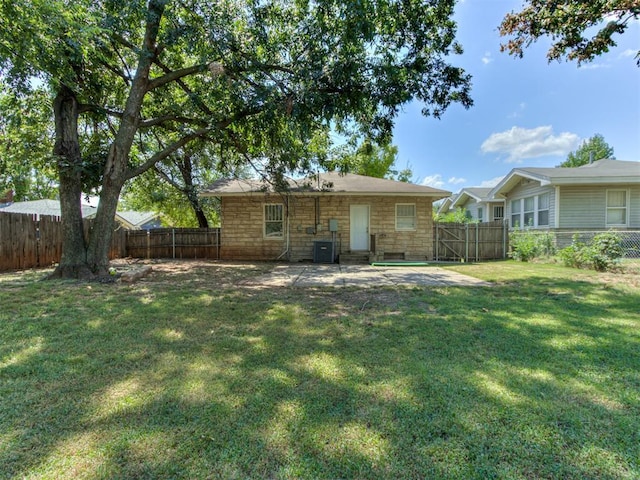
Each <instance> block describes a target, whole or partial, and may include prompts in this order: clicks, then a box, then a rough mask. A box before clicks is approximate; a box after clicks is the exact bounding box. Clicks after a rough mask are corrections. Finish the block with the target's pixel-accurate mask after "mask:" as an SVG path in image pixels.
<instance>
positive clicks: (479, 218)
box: [478, 207, 484, 221]
mask: <svg viewBox="0 0 640 480" xmlns="http://www.w3.org/2000/svg"><path fill="white" fill-rule="evenodd" d="M483 213H484V212H483V211H482V207H478V220H480V221H482V220H483V218H482V217H483V215H482V214H483Z"/></svg>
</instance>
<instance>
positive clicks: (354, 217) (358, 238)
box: [349, 205, 369, 251]
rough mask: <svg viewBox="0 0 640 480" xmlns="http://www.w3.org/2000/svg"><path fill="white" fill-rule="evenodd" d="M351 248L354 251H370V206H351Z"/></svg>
mask: <svg viewBox="0 0 640 480" xmlns="http://www.w3.org/2000/svg"><path fill="white" fill-rule="evenodd" d="M349 214H350V216H349V219H350V220H349V228H350V230H351V235H350V237H351V238H350V240H351V241H350V247H351V251H354V250H356V251H357V250H366V251H368V250H369V205H351V207H350V211H349Z"/></svg>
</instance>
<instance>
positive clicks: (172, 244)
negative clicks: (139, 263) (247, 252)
mask: <svg viewBox="0 0 640 480" xmlns="http://www.w3.org/2000/svg"><path fill="white" fill-rule="evenodd" d="M126 238H127V240H126V244H127V248H126V252H127V253H126V254H127V256H129V257H135V258H207V259H212V260H217V259H219V258H220V229H219V228H154V229H151V230H127V235H126Z"/></svg>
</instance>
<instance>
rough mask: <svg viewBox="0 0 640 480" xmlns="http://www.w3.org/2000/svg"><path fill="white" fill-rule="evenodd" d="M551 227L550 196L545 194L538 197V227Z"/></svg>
mask: <svg viewBox="0 0 640 480" xmlns="http://www.w3.org/2000/svg"><path fill="white" fill-rule="evenodd" d="M548 225H549V194H548V193H544V194H542V195H540V196H539V197H538V226H539V227H541V226H548Z"/></svg>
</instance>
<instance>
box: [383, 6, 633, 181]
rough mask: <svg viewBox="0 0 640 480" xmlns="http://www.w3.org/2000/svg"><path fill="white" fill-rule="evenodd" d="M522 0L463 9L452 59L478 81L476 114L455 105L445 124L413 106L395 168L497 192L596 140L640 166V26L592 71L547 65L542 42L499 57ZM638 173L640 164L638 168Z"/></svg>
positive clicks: (398, 138) (402, 120) (397, 140)
mask: <svg viewBox="0 0 640 480" xmlns="http://www.w3.org/2000/svg"><path fill="white" fill-rule="evenodd" d="M521 5H522V2H521V1H520V0H517V1H510V0H464V1H461V2H459V3H458V5H457V7H456V20H457V22H458V36H457V38H458V41H459V42H460V43H461V44H462V46H463V48H464V54H463V55H461V56H457V57H454V58H453V60H452V61H453V64H454V65H459V66H461V67H463V68H464V69H465V70H466V71H467V72H468V73H470V74H471V75H472V77H473V79H472V84H473V88H472V91H471V95H472V97H473V100H474V106H473V107H471V108H470V109H469V110H465V109H464V108H462V107H461V106H459V105H453V106H451V107H450V108H449V109H448V110H447V111H446V112H445V113H444V115H443V116H442V118H441V119H440V120H437V119H434V118H432V117H423V116H422V115H421V114H420V109H421V107H420V105H418V104H415V105H414V104H410V105H408V106H407V107H405V109H404V112H403V113H402V114H401V115H400V116H399V117H398V119H397V122H396V128H395V130H394V140H393V142H394V144H395V145H397V146H398V161H397V163H396V166H397V167H399V168H404V167H405V166H406V165H407V163H408V164H409V166H410V167H411V169H412V170H413V173H414V181H416V182H417V183H422V184H425V185H430V186H433V187H437V188H441V189H444V190H449V191H452V192H457V191H459V190H460V189H461V188H464V187H471V186H491V185H492V184H495V183H496V179H498V178H500V177H501V176H503V175H505V174H507V173H508V172H509V171H510V170H511V169H512V168H516V167H519V166H520V167H554V166H556V165H558V164H559V163H560V162H562V161H563V160H565V159H566V157H567V154H568V153H569V152H571V151H574V150H576V148H577V147H578V146H579V145H580V143H581V142H582V141H584V140H586V139H588V138H590V137H592V136H593V135H595V134H596V133H599V134H601V135H603V136H604V139H605V141H606V142H607V143H608V144H609V145H611V146H612V147H613V148H614V156H615V157H616V158H617V159H619V160H633V161H640V68H638V67H637V66H636V60H635V58H634V55H635V52H637V50H638V49H639V48H640V22H635V23H634V24H633V25H632V26H631V28H630V29H628V30H627V31H626V32H625V33H624V34H623V35H622V36H618V37H617V39H618V46H617V47H616V48H615V49H612V50H611V51H610V52H609V53H607V54H605V55H602V56H600V57H599V58H597V59H596V60H595V61H594V62H592V63H590V64H583V66H581V67H578V66H577V64H576V63H575V62H564V61H563V62H562V63H558V62H553V63H548V62H547V59H546V52H547V49H548V46H549V44H550V42H549V41H548V40H546V39H545V40H540V41H539V42H538V43H536V44H533V45H531V46H530V47H529V48H528V49H526V50H525V53H524V58H522V59H519V58H515V57H512V56H510V55H508V54H507V53H501V52H500V43H501V42H504V40H505V39H504V38H502V37H500V36H499V34H498V25H499V24H500V22H501V20H502V18H503V17H504V15H505V14H506V13H508V12H510V11H513V10H516V11H519V10H520V7H521ZM638 168H640V164H639V167H638Z"/></svg>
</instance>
